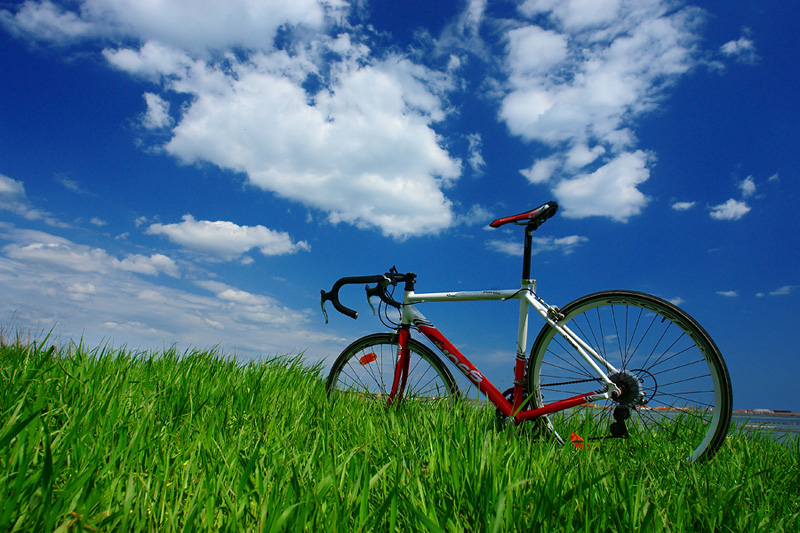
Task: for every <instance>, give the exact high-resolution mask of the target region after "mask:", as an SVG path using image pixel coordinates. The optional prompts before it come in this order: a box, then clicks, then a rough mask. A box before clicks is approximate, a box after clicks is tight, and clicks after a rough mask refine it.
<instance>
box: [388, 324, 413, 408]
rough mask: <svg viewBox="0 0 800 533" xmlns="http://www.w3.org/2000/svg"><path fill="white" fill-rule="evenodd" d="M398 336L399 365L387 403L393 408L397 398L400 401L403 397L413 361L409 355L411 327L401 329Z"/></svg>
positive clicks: (395, 370)
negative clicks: (411, 361)
mask: <svg viewBox="0 0 800 533" xmlns="http://www.w3.org/2000/svg"><path fill="white" fill-rule="evenodd" d="M397 335H398V339H397V364H396V365H395V367H394V379H393V380H392V388H391V389H390V391H389V399H388V400H387V402H386V405H387V406H391V405H392V403H394V400H395V398H397V399H398V401H399V400H400V398H402V397H403V391H404V390H405V388H406V381H407V380H408V365H409V360H410V359H411V357H410V356H409V353H408V337H409V335H410V331H409V327H408V326H403V327H401V328H400V330H399V331H398V333H397Z"/></svg>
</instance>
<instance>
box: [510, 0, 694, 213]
mask: <svg viewBox="0 0 800 533" xmlns="http://www.w3.org/2000/svg"><path fill="white" fill-rule="evenodd" d="M519 12H520V14H521V15H523V16H524V17H525V18H526V22H525V23H524V24H523V25H521V26H520V27H518V28H516V29H514V30H512V31H510V32H509V33H508V36H507V45H506V58H505V69H506V71H507V72H508V84H507V88H506V92H505V95H504V97H503V100H502V106H501V109H500V118H501V119H502V120H503V121H504V122H505V123H506V124H507V125H508V127H509V130H510V131H511V132H512V133H514V134H516V135H518V136H520V137H521V138H523V139H525V140H528V141H531V142H535V143H538V144H539V145H540V146H541V147H542V148H543V149H544V150H545V151H549V152H550V155H547V156H545V157H541V158H539V159H537V160H536V161H534V162H533V164H532V166H531V167H530V168H527V169H523V170H522V173H523V175H524V176H525V177H527V178H528V179H529V180H530V181H531V182H532V183H535V184H549V185H550V186H551V188H552V190H553V192H554V193H555V195H556V198H557V199H558V200H559V202H560V203H561V205H562V206H563V207H564V214H565V215H566V216H572V217H576V218H580V217H585V216H595V215H597V216H607V217H611V218H613V219H615V220H619V221H625V220H628V218H629V217H631V216H633V215H636V214H638V213H640V212H641V210H642V208H643V207H644V206H645V205H646V204H647V202H648V198H647V196H646V195H645V194H644V193H643V192H642V191H641V189H640V186H641V185H642V184H643V183H644V182H645V181H647V180H648V179H649V175H650V174H649V167H648V163H649V161H650V159H651V158H650V157H648V156H647V155H645V153H644V152H643V151H642V150H641V149H638V148H637V146H636V144H637V141H636V136H635V134H634V131H633V128H634V126H635V123H634V121H635V119H636V118H637V117H640V116H641V115H642V114H644V113H647V112H648V111H652V110H653V109H655V108H656V107H657V105H658V103H659V101H660V99H661V98H662V97H663V96H664V94H665V90H666V89H667V88H668V87H670V86H671V85H672V84H673V83H674V82H675V81H676V80H677V79H678V78H679V77H680V75H682V74H684V73H685V72H687V71H689V70H690V69H691V68H692V67H693V66H694V64H695V63H696V61H697V58H696V57H695V56H696V53H695V45H696V42H697V38H698V37H697V35H696V31H695V30H696V28H697V24H698V22H699V20H700V18H701V16H702V15H701V12H700V11H699V10H697V9H692V8H684V9H678V10H675V9H674V8H673V7H672V4H670V3H668V2H663V1H660V0H646V1H642V2H627V1H622V0H563V1H562V0H559V1H555V0H527V1H526V2H524V3H523V4H521V5H520V7H519Z"/></svg>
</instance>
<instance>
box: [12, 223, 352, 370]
mask: <svg viewBox="0 0 800 533" xmlns="http://www.w3.org/2000/svg"><path fill="white" fill-rule="evenodd" d="M0 238H2V239H4V240H6V241H11V243H10V244H8V245H6V246H5V247H3V248H2V249H0V285H1V286H2V287H3V292H2V295H0V298H2V303H3V312H4V313H5V315H4V318H3V320H6V321H7V320H8V317H9V316H13V320H14V321H15V322H18V323H22V324H26V325H30V326H31V327H41V328H43V329H44V330H46V331H47V330H50V329H51V328H53V330H54V332H53V336H52V338H51V340H52V341H53V342H67V341H68V340H70V339H72V340H75V341H78V340H83V341H84V342H86V343H87V344H88V345H105V344H108V343H111V344H112V345H113V343H114V342H115V338H116V341H121V342H124V343H125V344H127V345H128V346H133V347H135V349H154V350H160V349H162V348H163V346H165V345H166V346H169V345H171V344H173V343H179V344H180V346H182V347H189V346H192V347H199V348H204V347H213V346H219V347H220V349H221V350H224V351H226V352H227V353H232V352H233V351H235V352H236V353H237V354H238V355H240V356H245V357H247V356H257V355H260V354H277V353H294V354H296V353H298V352H299V351H300V350H303V349H306V348H310V350H309V351H308V352H307V353H306V357H307V360H309V361H311V362H314V361H315V360H317V358H319V357H324V356H326V355H327V356H330V355H335V354H334V353H329V352H331V351H336V350H339V349H341V347H342V346H341V343H342V342H343V340H341V339H338V338H334V337H333V336H331V335H329V334H324V333H320V332H318V331H315V330H313V329H311V328H310V327H309V323H310V311H306V310H303V309H299V310H298V309H292V308H289V307H287V306H285V305H282V304H281V303H280V302H278V301H277V300H276V299H274V298H272V297H269V296H265V295H259V294H255V293H252V292H248V291H245V290H242V289H239V288H237V287H233V286H230V285H227V284H224V283H220V282H219V281H211V280H208V281H194V282H193V283H186V282H183V281H177V282H172V281H170V283H169V285H162V284H161V281H162V280H163V279H164V278H162V277H158V276H155V275H145V276H139V275H134V273H140V274H152V273H155V271H162V272H163V271H169V270H171V269H172V268H173V265H174V263H172V262H171V261H170V260H169V259H168V258H166V257H164V256H160V255H159V254H152V255H144V254H142V255H134V254H129V255H126V256H124V257H123V258H122V259H117V258H115V257H114V255H113V254H111V253H109V252H108V251H106V250H103V249H100V248H90V247H88V246H85V245H81V244H76V243H74V242H71V241H69V240H67V239H64V238H62V237H58V236H54V235H50V234H47V233H43V232H39V231H32V230H19V229H14V228H13V227H12V226H11V225H10V224H2V225H0ZM36 244H39V246H35V245H36ZM194 275H201V274H198V272H197V271H195V272H194ZM181 285H182V286H183V288H177V287H179V286H181ZM12 313H13V315H12ZM4 323H5V324H8V322H4Z"/></svg>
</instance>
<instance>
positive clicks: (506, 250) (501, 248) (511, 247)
mask: <svg viewBox="0 0 800 533" xmlns="http://www.w3.org/2000/svg"><path fill="white" fill-rule="evenodd" d="M486 246H488V247H489V249H490V250H494V251H495V252H500V253H502V254H506V255H513V256H515V257H522V254H523V252H524V251H525V250H524V249H523V246H522V244H521V243H519V242H516V241H513V242H512V241H501V240H498V239H492V240H490V241H486Z"/></svg>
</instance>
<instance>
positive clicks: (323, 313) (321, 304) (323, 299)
mask: <svg viewBox="0 0 800 533" xmlns="http://www.w3.org/2000/svg"><path fill="white" fill-rule="evenodd" d="M319 300H320V301H319V305H320V307H322V316H324V317H325V323H326V324H327V323H328V312H327V311H326V310H325V294H324V293H323V295H322V298H320V299H319Z"/></svg>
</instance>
